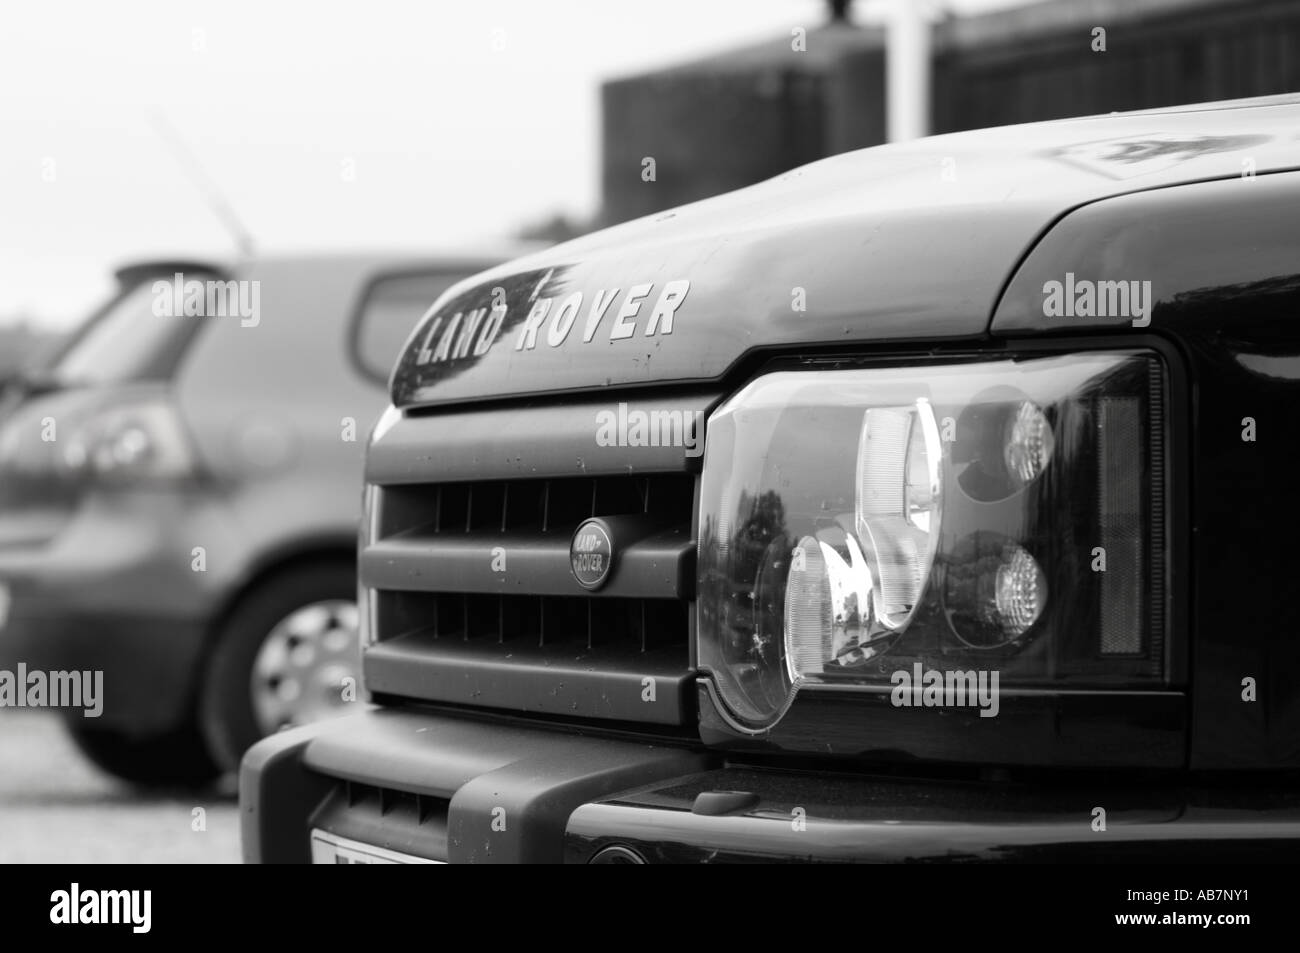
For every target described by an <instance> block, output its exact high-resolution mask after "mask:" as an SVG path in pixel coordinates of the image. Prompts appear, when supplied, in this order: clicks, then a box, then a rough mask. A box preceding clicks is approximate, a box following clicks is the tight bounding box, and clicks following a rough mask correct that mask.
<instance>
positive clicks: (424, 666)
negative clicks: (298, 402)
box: [361, 398, 708, 725]
mask: <svg viewBox="0 0 1300 953" xmlns="http://www.w3.org/2000/svg"><path fill="white" fill-rule="evenodd" d="M692 400H693V405H692V406H697V407H699V408H700V410H701V412H702V411H703V409H704V408H705V407H706V406H707V405H708V401H707V400H705V399H702V398H694V399H692ZM600 406H608V405H596V404H586V405H578V406H577V407H573V408H570V409H569V412H568V413H566V414H563V415H561V416H555V415H554V412H553V411H554V409H553V408H552V409H548V410H543V411H536V412H532V413H530V412H528V411H524V412H522V414H521V415H515V416H513V417H512V418H510V420H509V421H507V420H506V419H505V418H494V417H493V415H491V414H486V415H475V414H472V413H455V414H447V415H436V416H427V417H419V416H408V417H406V418H404V419H403V420H401V421H400V422H399V423H398V424H397V427H399V428H406V430H404V431H403V432H401V433H398V434H396V436H395V443H396V444H397V445H399V446H401V447H403V448H404V449H405V453H404V454H397V453H386V452H385V451H384V449H383V448H382V446H381V447H380V448H379V452H378V453H377V452H375V451H374V450H372V453H371V455H370V459H369V460H368V466H367V474H368V480H369V481H370V482H371V483H372V484H373V490H372V492H373V494H374V497H373V500H372V508H373V519H372V527H373V528H372V530H371V539H370V540H369V541H368V543H367V545H366V546H365V547H364V549H363V551H362V553H361V579H362V584H363V586H364V587H366V588H367V589H368V590H369V594H368V597H369V601H370V625H371V628H372V630H373V631H372V641H371V644H370V645H369V646H368V647H367V649H366V653H365V677H366V685H367V688H368V689H369V690H370V691H371V692H372V693H374V694H375V695H376V696H377V697H380V698H381V699H382V700H400V699H414V700H420V701H430V702H438V703H446V704H457V705H469V706H476V707H482V708H490V709H497V710H508V711H513V712H519V713H533V714H540V715H549V716H570V717H575V718H583V719H608V720H616V721H620V722H647V723H652V724H659V725H665V724H666V725H678V724H685V723H687V721H688V720H689V719H690V718H691V717H692V714H693V712H692V705H693V697H692V692H693V689H692V683H691V666H690V640H691V618H692V614H693V611H692V610H693V602H692V600H693V598H694V578H695V572H694V556H695V527H694V513H695V489H696V487H695V484H696V476H695V473H694V472H693V467H692V464H693V463H694V459H693V458H692V457H690V456H687V455H686V454H685V452H684V451H683V449H682V448H680V447H679V448H672V447H650V448H636V447H632V448H608V447H599V448H594V447H593V441H592V436H591V435H592V433H593V432H594V431H593V430H592V429H591V428H587V427H583V425H582V421H583V416H584V412H588V413H589V412H592V411H594V410H595V409H597V408H598V407H600ZM679 406H680V403H679ZM520 416H522V418H523V422H522V423H521V422H520ZM530 424H531V425H530ZM417 430H418V431H420V432H421V433H422V434H423V436H424V439H423V440H421V439H420V437H419V436H418V435H417V433H416V431H417ZM503 431H504V432H503ZM426 441H427V442H426ZM507 444H508V445H507ZM566 444H567V447H566ZM638 450H640V451H650V452H648V453H637V452H636V451H638ZM413 461H414V462H413ZM471 461H472V462H471ZM471 469H472V470H473V472H471ZM566 469H568V470H570V471H575V470H576V471H578V472H576V473H575V472H564V471H565V470H566ZM639 470H644V471H646V472H639ZM548 471H549V472H548ZM557 471H558V472H557ZM448 477H450V479H448ZM593 516H595V517H602V518H612V519H618V520H621V521H623V522H622V525H624V526H630V527H632V530H631V531H630V532H629V533H628V534H627V535H626V536H625V537H624V538H623V540H622V541H621V543H620V548H619V550H618V551H617V552H616V554H615V561H614V568H613V571H612V573H611V576H610V578H609V580H608V582H607V583H606V584H605V585H604V586H603V587H602V588H600V589H599V590H597V591H595V592H590V591H587V590H585V589H583V588H582V587H581V586H579V585H578V583H577V581H576V580H575V579H574V578H573V575H572V572H571V571H570V567H569V544H570V541H571V539H572V537H573V533H574V531H575V530H576V529H577V528H578V526H579V525H580V524H581V523H582V522H583V521H585V520H586V519H588V518H590V517H593Z"/></svg>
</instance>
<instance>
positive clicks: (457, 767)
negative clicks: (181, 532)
mask: <svg viewBox="0 0 1300 953" xmlns="http://www.w3.org/2000/svg"><path fill="white" fill-rule="evenodd" d="M239 788H240V805H241V814H242V825H243V829H242V833H243V840H244V857H245V859H246V860H247V861H250V862H303V861H307V860H309V859H310V848H309V838H310V833H311V830H312V829H313V828H316V829H321V830H325V831H329V832H330V833H333V834H336V835H339V836H341V837H345V838H350V839H353V840H358V841H361V842H363V843H367V844H372V845H375V846H378V847H383V848H386V849H388V850H393V851H398V852H402V853H408V854H415V855H417V856H421V857H429V858H432V859H435V860H447V861H451V862H453V863H509V862H560V861H565V862H569V863H586V862H588V861H590V860H591V859H592V858H593V857H595V856H596V855H597V854H598V853H600V852H601V851H603V850H605V849H606V848H610V847H614V848H622V849H623V850H616V851H614V852H612V853H611V854H606V855H605V857H607V858H609V857H612V858H613V859H615V860H622V861H624V862H628V861H631V862H635V860H636V859H642V860H645V861H647V862H652V863H654V862H708V861H765V860H799V861H832V862H834V861H883V862H918V861H920V862H927V861H928V862H962V861H1044V860H1052V861H1073V862H1080V861H1093V862H1107V863H1113V862H1127V863H1132V862H1140V861H1161V862H1169V861H1190V860H1201V861H1215V862H1224V861H1230V860H1242V861H1244V860H1250V861H1260V860H1272V859H1277V860H1282V859H1292V860H1293V859H1294V857H1295V856H1296V852H1297V849H1298V848H1300V794H1298V793H1296V792H1295V791H1294V789H1292V790H1286V789H1278V788H1270V789H1262V788H1260V787H1255V788H1253V789H1250V791H1249V793H1243V787H1242V785H1241V784H1240V781H1237V782H1236V783H1235V784H1229V785H1225V786H1224V788H1223V789H1222V791H1221V792H1219V791H1217V790H1216V789H1214V788H1204V787H1202V788H1197V789H1195V790H1192V789H1188V788H1186V787H1181V786H1171V785H1161V786H1143V787H1126V786H1124V787H1122V786H1115V785H1114V784H1110V785H1108V784H1106V783H1104V782H1103V781H1101V780H1096V779H1094V780H1088V779H1082V780H1080V779H1078V778H1076V779H1074V780H1071V781H1067V782H1064V783H1062V782H1055V783H1054V784H1053V785H1051V786H1046V785H1044V786H1040V785H1024V784H1015V783H1011V782H1006V781H996V782H995V781H987V782H977V781H960V782H958V781H939V780H933V779H915V778H909V779H901V778H880V777H862V776H849V775H842V774H829V773H821V772H791V771H776V770H768V769H755V768H744V767H736V766H726V765H725V764H724V763H723V762H722V759H721V757H720V756H718V755H716V754H712V753H703V752H700V751H697V750H691V749H688V748H684V747H683V748H675V747H671V746H666V745H648V744H639V743H636V742H632V741H626V740H618V739H612V738H608V737H598V736H590V735H584V734H581V733H579V732H576V731H573V730H564V729H560V728H548V727H541V726H537V727H533V726H519V725H515V724H503V723H500V722H491V721H479V720H474V719H470V718H457V717H452V716H448V715H444V714H433V713H427V712H414V711H406V710H397V709H377V710H371V711H366V712H362V713H358V714H357V715H354V716H351V717H349V718H346V719H342V720H339V721H334V722H328V723H323V724H319V725H310V726H307V727H305V728H301V729H297V730H295V731H289V732H284V733H282V734H280V735H276V736H274V737H271V738H268V739H266V740H264V741H262V742H261V743H259V744H258V745H256V746H255V747H254V748H253V749H252V750H250V751H249V753H248V754H247V755H246V756H245V758H244V763H243V767H242V770H241V772H240V780H239ZM708 792H731V793H728V794H726V795H725V796H722V795H718V794H712V795H710V796H707V797H704V798H700V797H699V796H700V795H701V794H706V793H708ZM1097 808H1101V809H1103V810H1104V811H1105V814H1104V820H1105V829H1104V830H1103V829H1100V825H1099V819H1100V818H1101V815H1098V814H1097V813H1096V809H1097ZM602 859H603V858H602Z"/></svg>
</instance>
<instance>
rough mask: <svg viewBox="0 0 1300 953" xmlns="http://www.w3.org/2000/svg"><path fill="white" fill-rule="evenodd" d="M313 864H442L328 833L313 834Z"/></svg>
mask: <svg viewBox="0 0 1300 953" xmlns="http://www.w3.org/2000/svg"><path fill="white" fill-rule="evenodd" d="M311 862H312V863H313V864H441V863H442V861H441V860H430V859H429V858H428V857H416V856H415V855H414V854H402V853H398V852H397V851H395V850H389V849H388V848H386V847H375V846H373V845H371V844H363V843H361V841H356V840H352V839H350V838H347V837H339V836H338V835H337V834H330V833H328V832H326V831H321V830H314V831H312V832H311Z"/></svg>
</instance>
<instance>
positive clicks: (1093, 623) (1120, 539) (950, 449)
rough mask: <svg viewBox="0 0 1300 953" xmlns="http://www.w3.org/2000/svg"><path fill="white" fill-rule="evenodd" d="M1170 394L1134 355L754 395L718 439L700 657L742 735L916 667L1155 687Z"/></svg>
mask: <svg viewBox="0 0 1300 953" xmlns="http://www.w3.org/2000/svg"><path fill="white" fill-rule="evenodd" d="M1162 394H1163V377H1162V371H1161V367H1160V364H1159V362H1158V360H1157V359H1155V357H1154V356H1152V355H1150V354H1146V353H1139V352H1125V353H1096V354H1078V355H1070V356H1067V357H1045V358H1034V359H1024V360H1017V359H1006V360H999V361H994V362H980V363H948V364H935V365H930V366H925V367H909V368H900V367H879V368H871V369H852V370H838V369H837V370H813V369H810V370H796V371H780V372H776V373H772V374H768V375H766V376H764V377H762V378H760V379H758V380H756V381H755V382H753V383H752V384H751V385H749V386H748V387H747V388H745V389H744V390H743V391H741V392H740V393H739V394H737V395H736V396H735V397H734V398H732V399H731V400H729V401H728V402H727V403H726V404H724V405H723V406H722V407H721V408H719V409H718V411H717V412H716V413H715V414H714V415H713V417H712V419H711V420H710V422H709V431H708V432H709V439H708V445H707V449H706V454H705V463H704V474H703V478H702V491H701V523H700V525H701V531H700V551H699V557H700V558H699V565H700V592H699V598H698V603H697V604H698V611H699V620H698V621H699V625H698V633H699V657H700V663H701V667H702V668H703V669H705V670H706V671H707V672H709V673H710V674H711V675H712V677H713V679H714V681H715V684H716V685H717V687H718V689H719V692H720V694H721V697H722V699H723V701H724V702H725V703H726V705H727V707H728V709H729V712H730V714H731V715H732V716H733V717H734V718H735V719H736V720H737V721H738V722H740V723H741V724H742V725H747V726H751V727H754V728H762V727H765V726H770V724H772V723H773V722H774V721H775V720H776V719H777V718H779V717H780V715H781V713H782V712H783V711H784V710H785V708H786V707H787V706H788V705H789V704H790V701H791V700H792V698H793V696H794V694H795V692H796V690H799V689H800V688H803V687H815V686H818V685H830V684H835V683H847V684H857V683H860V684H863V685H872V684H888V683H889V679H890V676H891V674H892V673H894V672H895V671H897V670H899V669H905V668H910V666H911V665H912V664H913V663H914V662H921V663H923V664H924V665H929V666H934V667H940V668H953V667H957V666H962V667H966V668H970V667H972V666H974V667H984V668H987V667H996V668H998V669H999V670H1000V671H1001V683H1002V684H1003V685H1007V686H1010V685H1016V684H1021V685H1025V686H1052V685H1058V686H1061V687H1071V688H1077V687H1087V686H1090V685H1101V686H1116V685H1148V686H1149V685H1150V684H1151V683H1153V682H1158V681H1159V680H1160V679H1161V678H1162V677H1163V675H1164V667H1163V649H1162V641H1161V624H1160V615H1159V613H1160V611H1161V605H1162V586H1163V554H1162V553H1160V552H1158V551H1155V552H1153V550H1152V545H1151V540H1152V538H1153V536H1152V527H1153V526H1154V525H1155V524H1156V521H1158V520H1159V519H1160V518H1162V510H1163V487H1162V486H1160V485H1158V480H1157V477H1156V476H1154V475H1158V474H1159V473H1160V472H1161V470H1160V468H1159V467H1157V466H1153V464H1152V461H1153V460H1158V459H1159V455H1160V454H1162V453H1163V443H1162V439H1163V438H1162V436H1161V433H1162V431H1161V429H1160V427H1159V426H1153V425H1152V421H1153V420H1156V421H1158V418H1159V412H1160V404H1161V400H1162V396H1161V395H1162ZM1116 420H1122V421H1123V422H1124V424H1125V425H1124V426H1122V427H1121V426H1117V425H1116V424H1115V421H1116ZM1135 536H1136V537H1137V541H1138V544H1137V545H1133V541H1134V538H1135ZM1101 551H1104V552H1105V553H1106V560H1105V568H1104V571H1103V572H1098V571H1096V569H1095V564H1096V556H1097V553H1098V552H1101ZM1107 580H1117V581H1120V584H1118V585H1116V584H1113V583H1112V582H1108V581H1107ZM1134 593H1136V594H1137V595H1136V599H1137V604H1125V605H1118V604H1117V600H1118V599H1120V598H1121V597H1123V598H1124V599H1127V600H1129V602H1130V603H1131V602H1132V599H1133V598H1134V596H1133V594H1134ZM1121 629H1122V630H1123V631H1120V630H1121Z"/></svg>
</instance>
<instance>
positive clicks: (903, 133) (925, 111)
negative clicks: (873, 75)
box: [885, 0, 930, 142]
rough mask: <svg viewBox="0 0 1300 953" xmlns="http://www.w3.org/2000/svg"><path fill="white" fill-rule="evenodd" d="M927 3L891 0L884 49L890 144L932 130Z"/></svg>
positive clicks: (916, 0)
mask: <svg viewBox="0 0 1300 953" xmlns="http://www.w3.org/2000/svg"><path fill="white" fill-rule="evenodd" d="M925 6H926V4H925V0H892V3H891V9H890V14H889V28H888V34H887V38H886V46H885V102H886V106H885V122H886V135H887V136H888V138H889V141H890V142H904V141H906V140H908V139H919V138H920V137H921V136H924V135H927V134H928V133H929V131H930V23H929V20H928V19H927V18H926V11H925Z"/></svg>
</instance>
